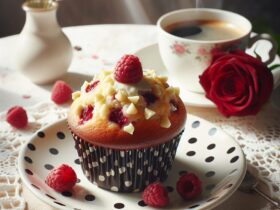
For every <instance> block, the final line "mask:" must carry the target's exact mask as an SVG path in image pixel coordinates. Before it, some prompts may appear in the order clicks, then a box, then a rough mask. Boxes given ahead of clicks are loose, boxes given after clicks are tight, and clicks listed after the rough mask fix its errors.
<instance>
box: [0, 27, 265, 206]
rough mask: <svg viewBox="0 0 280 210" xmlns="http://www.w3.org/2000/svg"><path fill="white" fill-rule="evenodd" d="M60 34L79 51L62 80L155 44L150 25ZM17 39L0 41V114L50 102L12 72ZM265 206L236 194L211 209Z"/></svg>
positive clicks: (32, 202) (29, 197) (43, 90)
mask: <svg viewBox="0 0 280 210" xmlns="http://www.w3.org/2000/svg"><path fill="white" fill-rule="evenodd" d="M63 30H64V32H65V34H66V35H67V36H68V37H69V39H70V41H71V43H72V45H73V46H79V47H81V48H82V50H80V51H77V50H75V51H74V59H73V62H72V64H71V66H70V68H69V73H68V75H67V76H66V77H65V78H66V80H67V78H68V79H69V78H72V79H73V78H76V77H77V78H78V77H79V76H80V77H81V75H77V74H76V73H82V74H90V75H93V74H94V73H95V72H97V71H98V70H99V69H101V68H110V67H112V66H113V65H114V62H115V61H116V60H117V59H118V58H120V57H121V56H122V55H123V54H126V53H133V52H135V51H136V50H138V49H140V48H142V47H145V46H147V45H149V44H152V43H155V42H156V41H157V33H156V27H155V26H153V25H92V26H78V27H68V28H64V29H63ZM17 37H18V36H17V35H15V36H10V37H5V38H2V39H0V95H1V97H0V111H4V110H6V109H7V108H8V107H11V106H13V105H15V104H18V105H22V106H29V105H34V104H35V103H37V102H40V101H42V100H44V101H49V100H50V88H51V85H50V86H48V85H46V86H37V85H34V84H32V83H31V82H30V81H29V80H28V79H26V78H24V77H23V76H22V75H21V74H20V73H19V72H17V71H15V70H14V57H13V53H14V50H15V48H16V40H17ZM81 78H82V77H81ZM79 85H80V84H79ZM195 110H196V108H195V107H189V109H188V111H189V113H193V112H194V111H195ZM22 196H23V197H24V198H25V199H26V201H27V206H28V209H29V210H31V209H44V210H48V209H53V208H52V207H50V206H48V205H47V204H45V203H43V202H42V201H40V200H38V199H37V198H36V197H35V196H34V195H33V194H32V193H30V192H29V191H28V189H27V188H25V187H23V190H22ZM266 205H267V202H266V201H265V200H264V199H263V198H261V197H260V196H258V195H257V194H246V193H242V192H240V191H236V192H235V193H234V194H233V196H232V197H230V198H229V199H228V200H227V201H225V202H224V203H223V204H221V205H220V206H219V207H217V208H215V209H216V210H221V209H228V210H248V209H251V210H254V209H256V210H261V209H265V206H266Z"/></svg>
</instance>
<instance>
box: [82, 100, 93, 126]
mask: <svg viewBox="0 0 280 210" xmlns="http://www.w3.org/2000/svg"><path fill="white" fill-rule="evenodd" d="M93 109H94V107H93V106H92V105H88V106H87V107H85V108H83V110H82V112H81V114H80V122H79V124H80V125H82V124H84V122H86V121H88V120H90V119H91V118H92V116H93Z"/></svg>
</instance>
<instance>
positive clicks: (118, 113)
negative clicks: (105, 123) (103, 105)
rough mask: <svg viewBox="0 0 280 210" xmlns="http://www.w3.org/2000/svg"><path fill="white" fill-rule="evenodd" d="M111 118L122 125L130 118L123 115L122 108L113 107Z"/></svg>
mask: <svg viewBox="0 0 280 210" xmlns="http://www.w3.org/2000/svg"><path fill="white" fill-rule="evenodd" d="M109 120H110V121H112V122H114V123H117V124H119V126H120V127H122V126H123V125H126V124H128V118H127V117H126V116H124V115H123V112H122V109H113V110H112V111H111V113H110V115H109Z"/></svg>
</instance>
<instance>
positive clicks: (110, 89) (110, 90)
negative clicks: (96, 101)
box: [103, 86, 115, 96]
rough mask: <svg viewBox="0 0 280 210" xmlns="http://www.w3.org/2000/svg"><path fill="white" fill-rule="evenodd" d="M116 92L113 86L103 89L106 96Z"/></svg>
mask: <svg viewBox="0 0 280 210" xmlns="http://www.w3.org/2000/svg"><path fill="white" fill-rule="evenodd" d="M114 92H115V90H114V88H113V87H112V86H109V87H106V88H104V89H103V93H104V95H105V96H106V95H113V94H114Z"/></svg>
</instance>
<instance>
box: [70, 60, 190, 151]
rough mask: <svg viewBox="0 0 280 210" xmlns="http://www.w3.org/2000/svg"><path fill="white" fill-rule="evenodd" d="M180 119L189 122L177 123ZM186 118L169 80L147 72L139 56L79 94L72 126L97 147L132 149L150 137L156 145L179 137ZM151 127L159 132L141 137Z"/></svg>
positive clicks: (105, 73) (103, 74) (99, 77)
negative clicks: (177, 135)
mask: <svg viewBox="0 0 280 210" xmlns="http://www.w3.org/2000/svg"><path fill="white" fill-rule="evenodd" d="M179 113H180V114H182V115H183V117H180V120H179V121H178V119H176V120H175V119H173V118H174V116H176V115H179ZM185 118H186V111H185V108H184V105H183V103H182V101H181V100H180V98H179V89H178V88H174V87H171V86H169V85H168V84H167V77H164V76H157V75H156V73H155V71H154V70H144V71H143V70H142V66H141V63H140V61H139V59H138V58H137V57H136V56H133V55H125V56H124V57H123V58H122V59H121V60H120V61H119V62H118V64H117V66H116V68H115V71H111V70H103V71H101V72H100V74H97V75H95V76H94V78H93V80H92V81H90V82H85V83H84V84H83V85H82V87H81V90H80V91H77V92H75V93H73V103H72V105H71V108H70V112H69V115H68V124H69V126H70V129H71V130H72V131H73V132H74V133H75V134H76V135H78V136H79V137H81V138H83V139H84V140H88V141H90V142H91V143H93V144H97V145H103V146H105V145H106V146H108V143H109V144H113V145H119V146H120V145H122V146H124V145H125V147H130V146H132V145H133V144H135V143H137V142H138V143H137V144H138V145H139V143H145V142H146V141H148V140H147V137H148V139H150V140H151V141H152V142H154V141H156V142H157V139H158V140H159V137H160V139H162V138H165V139H166V140H168V137H169V138H170V137H171V138H172V137H174V136H172V135H171V134H172V133H173V132H174V131H175V132H174V134H173V135H176V134H178V132H179V131H180V130H182V129H183V125H184V121H185ZM178 123H179V124H178ZM172 124H173V125H172ZM147 126H148V127H149V126H152V127H151V128H154V129H157V130H154V131H152V130H151V132H152V133H150V134H145V135H143V134H141V132H144V133H146V132H147V131H148V130H150V129H151V128H149V129H148V130H147V128H146V129H144V128H145V127H147ZM174 128H177V129H174ZM143 129H144V130H143ZM169 130H170V131H169ZM163 131H164V132H163ZM148 132H149V131H148ZM153 132H155V133H158V132H160V133H161V134H160V135H159V134H157V135H154V134H153ZM176 132H177V133H176ZM168 133H170V135H167V134H168ZM162 135H163V136H165V137H162ZM144 137H145V138H144ZM153 137H154V138H153ZM110 138H111V139H110ZM140 138H141V139H142V140H141V139H140ZM143 138H144V140H143ZM143 141H144V142H143ZM152 142H150V143H152ZM147 143H148V142H146V143H145V145H147ZM158 143H159V142H158ZM113 145H112V146H113ZM134 146H135V145H134ZM113 147H114V146H113Z"/></svg>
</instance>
